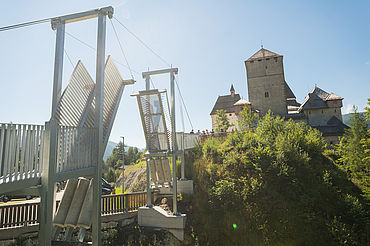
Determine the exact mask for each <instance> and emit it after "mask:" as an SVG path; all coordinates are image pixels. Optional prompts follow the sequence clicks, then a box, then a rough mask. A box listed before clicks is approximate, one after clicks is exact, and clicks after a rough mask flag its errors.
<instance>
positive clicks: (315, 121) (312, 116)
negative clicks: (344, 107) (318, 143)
mask: <svg viewBox="0 0 370 246" xmlns="http://www.w3.org/2000/svg"><path fill="white" fill-rule="evenodd" d="M304 113H305V115H306V118H307V123H308V124H309V125H311V126H325V125H327V122H328V121H329V120H330V118H331V117H333V116H335V117H337V118H338V119H339V120H341V121H342V112H341V110H340V108H323V109H310V110H305V111H304Z"/></svg>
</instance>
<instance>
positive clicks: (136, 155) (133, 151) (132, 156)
mask: <svg viewBox="0 0 370 246" xmlns="http://www.w3.org/2000/svg"><path fill="white" fill-rule="evenodd" d="M122 147H123V146H122V142H119V143H118V144H117V146H116V147H115V148H114V149H113V152H112V155H111V156H109V157H108V159H107V161H106V165H108V166H109V167H112V168H118V167H121V166H122V149H123V148H122ZM141 156H142V152H139V150H138V148H136V147H129V148H128V150H127V151H125V154H124V161H125V165H132V164H135V163H136V162H137V160H139V159H140V158H141Z"/></svg>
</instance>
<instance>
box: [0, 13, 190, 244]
mask: <svg viewBox="0 0 370 246" xmlns="http://www.w3.org/2000/svg"><path fill="white" fill-rule="evenodd" d="M113 14H114V11H113V8H112V7H104V8H99V9H94V10H90V11H85V12H81V13H75V14H70V15H64V16H59V17H54V18H47V19H42V20H38V21H32V22H27V23H22V24H17V25H12V26H7V27H2V28H0V32H2V31H9V30H13V29H17V28H24V27H28V26H32V25H37V24H41V23H47V22H49V23H51V26H52V29H53V30H56V47H55V61H54V77H53V92H52V95H53V97H52V112H51V115H50V119H49V120H48V121H47V122H46V123H45V124H44V125H36V124H14V123H0V195H1V194H14V193H17V194H23V195H33V196H39V197H40V199H39V201H38V202H30V203H21V204H15V205H4V206H0V239H12V238H15V237H17V236H19V235H20V234H22V233H26V232H33V231H38V234H39V244H40V245H52V242H55V241H56V240H62V241H65V242H67V241H68V242H71V241H73V240H72V233H73V231H76V230H78V237H77V238H75V239H74V242H79V243H81V242H84V237H85V233H86V230H89V229H91V231H92V243H93V245H101V228H102V222H103V223H104V222H110V221H119V220H125V219H128V218H135V217H138V222H139V225H142V226H150V227H158V228H165V229H167V230H169V231H170V232H172V233H173V234H174V235H175V236H176V237H178V238H179V239H180V240H181V239H182V238H183V229H184V226H185V218H186V215H184V214H181V213H180V212H179V211H177V199H176V198H177V192H178V185H179V192H181V191H183V192H191V191H192V181H190V180H186V178H185V168H184V165H185V164H184V152H185V150H188V149H191V148H193V147H194V146H195V145H196V142H197V138H196V136H195V135H192V134H185V133H183V132H182V133H179V132H176V123H175V88H176V86H177V89H178V92H179V95H180V99H181V102H182V103H183V104H184V100H183V97H182V95H181V92H180V90H179V87H178V83H177V81H176V78H175V76H176V75H177V73H178V69H177V68H168V69H163V70H155V71H147V72H143V73H142V76H143V78H144V79H145V85H146V86H145V90H143V91H140V92H139V93H137V94H134V95H133V96H135V97H136V98H137V101H138V106H139V112H140V116H141V120H142V126H143V130H144V134H145V140H146V145H147V147H146V153H145V158H146V162H147V168H146V169H147V189H146V192H140V193H131V194H130V193H129V194H121V195H108V196H102V194H101V192H102V182H101V178H102V170H103V168H102V164H103V160H102V158H103V153H104V151H105V148H106V145H107V142H108V139H109V136H110V133H111V130H112V126H113V123H114V120H115V118H116V114H117V110H118V107H119V104H120V101H121V98H122V94H123V91H124V89H125V87H126V86H129V85H132V84H134V83H135V82H136V81H135V80H134V76H133V74H132V71H134V70H132V69H131V67H130V66H129V63H128V61H127V57H126V55H125V53H124V51H123V49H122V45H121V43H120V41H119V39H118V35H117V32H116V29H115V27H114V25H113V23H112V21H111V24H112V26H113V30H114V32H115V34H116V37H117V40H118V42H119V45H120V49H121V52H122V55H123V57H124V59H125V61H126V65H125V66H126V67H127V68H128V69H129V70H130V75H131V78H130V79H123V78H122V76H121V74H120V72H119V70H118V69H117V67H116V64H115V63H117V62H116V61H115V60H113V58H112V57H111V56H107V58H106V55H105V45H106V21H107V17H108V18H109V20H111V19H112V18H114V17H113ZM92 18H96V19H97V20H98V30H97V31H98V32H97V47H96V48H95V47H92V46H90V48H92V49H94V50H96V53H97V56H96V75H95V80H94V79H93V77H92V76H91V75H90V74H89V72H88V71H87V69H86V67H85V66H84V64H83V62H82V61H79V62H78V63H77V65H76V66H75V68H74V70H73V72H72V75H71V77H70V79H69V82H68V85H67V86H66V87H65V88H64V89H63V90H62V74H63V57H64V54H65V53H66V52H65V49H64V42H65V34H67V35H70V34H68V33H67V32H66V31H65V26H66V25H67V24H69V23H72V22H79V21H83V20H86V19H92ZM116 20H117V19H116ZM117 22H118V23H119V24H120V25H121V26H122V27H124V28H126V27H125V26H124V25H123V24H122V23H121V22H120V21H119V20H117ZM126 29H127V28H126ZM130 32H131V31H130ZM131 33H132V32H131ZM132 34H133V35H134V37H135V38H136V39H137V40H138V41H139V42H141V43H142V44H143V45H144V46H146V48H148V49H150V50H151V52H152V53H153V54H154V55H156V56H157V57H158V58H159V59H161V60H162V61H163V62H165V63H166V65H168V66H170V64H169V63H167V62H166V61H165V60H164V59H163V58H162V57H161V56H159V55H158V54H157V53H155V52H154V50H152V49H151V48H150V47H149V46H148V45H146V44H145V43H144V42H143V41H142V40H141V39H139V38H138V36H137V35H135V34H134V33H132ZM74 38H76V37H74ZM76 39H77V40H79V39H78V38H76ZM79 41H81V42H82V43H85V42H83V41H82V40H79ZM85 44H86V43H85ZM86 45H88V44H86ZM67 58H68V55H67ZM68 59H69V58H68ZM134 72H135V71H134ZM136 73H137V72H136ZM157 74H169V75H170V82H171V83H170V99H171V100H170V103H169V101H168V99H167V98H168V96H167V91H160V90H158V89H155V88H151V86H150V84H152V85H153V82H152V80H151V76H154V75H157ZM62 91H63V92H62ZM184 106H185V104H184ZM185 111H186V114H187V116H188V112H187V109H186V107H185ZM189 120H190V118H189ZM168 157H172V173H171V168H170V162H169V158H168ZM178 157H181V161H182V166H181V179H180V180H177V174H176V158H178ZM66 180H67V186H66V189H65V191H64V193H63V195H62V198H61V199H60V200H57V199H56V183H57V182H61V181H66ZM153 196H157V197H161V196H163V197H168V196H172V198H173V199H172V200H173V211H172V213H167V212H164V211H162V210H161V208H159V207H157V206H154V205H153ZM62 229H63V230H62ZM61 234H63V235H61Z"/></svg>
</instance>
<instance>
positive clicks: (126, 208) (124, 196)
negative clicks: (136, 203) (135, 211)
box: [123, 194, 129, 212]
mask: <svg viewBox="0 0 370 246" xmlns="http://www.w3.org/2000/svg"><path fill="white" fill-rule="evenodd" d="M123 203H124V208H125V209H124V211H125V212H128V205H129V202H128V195H125V194H124V195H123Z"/></svg>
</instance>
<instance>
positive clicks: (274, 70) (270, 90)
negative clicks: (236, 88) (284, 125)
mask: <svg viewBox="0 0 370 246" xmlns="http://www.w3.org/2000/svg"><path fill="white" fill-rule="evenodd" d="M245 66H246V69H247V85H248V99H249V101H250V103H251V104H252V107H253V109H255V110H259V111H260V114H261V115H264V114H266V113H267V112H268V110H269V109H271V111H272V112H273V113H274V114H277V115H286V114H287V113H288V110H287V84H286V82H285V78H284V68H283V56H282V55H278V54H276V53H274V52H271V51H269V50H266V49H264V48H261V49H260V50H259V51H258V52H257V53H255V54H254V55H253V56H251V57H250V58H249V59H248V60H246V61H245Z"/></svg>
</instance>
